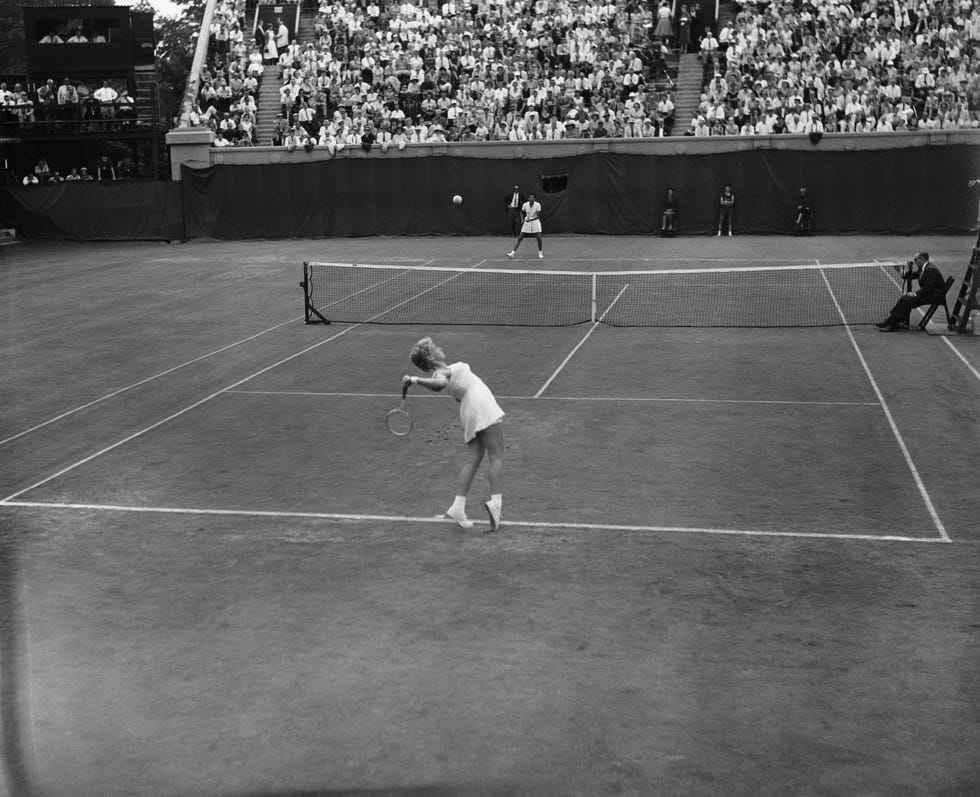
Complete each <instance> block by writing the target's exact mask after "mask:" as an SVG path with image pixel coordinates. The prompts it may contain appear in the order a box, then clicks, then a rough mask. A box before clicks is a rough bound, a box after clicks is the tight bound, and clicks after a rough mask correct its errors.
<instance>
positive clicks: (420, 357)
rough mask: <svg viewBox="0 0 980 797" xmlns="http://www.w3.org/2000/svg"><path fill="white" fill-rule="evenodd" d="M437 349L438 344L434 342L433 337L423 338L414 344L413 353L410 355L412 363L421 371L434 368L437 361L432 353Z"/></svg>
mask: <svg viewBox="0 0 980 797" xmlns="http://www.w3.org/2000/svg"><path fill="white" fill-rule="evenodd" d="M435 349H436V344H435V343H433V342H432V338H430V337H424V338H422V340H420V341H419V342H418V343H416V344H415V345H414V346H412V353H411V355H410V357H411V360H412V365H414V366H415V367H416V368H418V369H419V370H420V371H432V370H434V369H435V362H433V359H432V354H433V352H434V351H435Z"/></svg>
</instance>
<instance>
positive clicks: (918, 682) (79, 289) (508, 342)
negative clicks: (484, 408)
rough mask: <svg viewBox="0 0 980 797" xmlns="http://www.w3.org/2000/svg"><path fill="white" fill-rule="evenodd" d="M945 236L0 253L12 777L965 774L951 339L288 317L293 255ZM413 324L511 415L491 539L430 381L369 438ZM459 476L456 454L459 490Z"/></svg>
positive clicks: (958, 271) (967, 553) (735, 257)
mask: <svg viewBox="0 0 980 797" xmlns="http://www.w3.org/2000/svg"><path fill="white" fill-rule="evenodd" d="M971 245H972V240H971V239H970V238H967V237H942V236H936V237H923V238H905V237H896V238H889V237H878V236H873V237H872V236H868V237H863V236H855V237H840V238H822V237H815V238H803V239H800V238H781V237H736V238H734V239H715V238H678V239H672V240H661V239H655V238H648V237H615V238H609V237H598V236H596V237H591V236H590V237H580V236H551V237H547V238H546V243H545V246H546V248H545V253H546V260H545V261H544V262H543V263H539V262H538V261H537V259H536V257H534V253H533V250H532V249H531V248H527V251H526V252H519V253H518V254H519V257H518V258H517V259H516V260H515V261H514V262H513V263H510V262H509V261H507V260H506V258H505V257H504V253H505V251H507V242H506V241H504V240H502V239H498V238H407V239H406V238H398V239H394V238H368V239H357V240H351V239H345V240H315V241H298V240H296V241H278V242H235V243H217V242H192V243H186V244H182V245H178V244H169V245H168V244H162V243H159V244H134V243H129V244H115V245H109V244H79V243H72V244H64V243H42V242H28V243H24V244H21V245H18V246H15V247H7V248H5V249H4V250H3V251H2V253H0V258H2V259H0V278H2V280H3V282H2V296H3V299H2V300H0V302H2V306H3V314H2V318H3V320H2V322H0V323H2V332H3V336H4V341H5V342H4V348H3V351H4V355H5V356H4V360H5V362H6V368H5V372H6V378H5V379H4V385H5V391H4V392H5V394H6V396H5V398H6V400H5V401H4V402H3V407H2V409H0V457H2V461H3V463H4V465H3V467H2V468H0V493H2V494H0V499H2V500H0V522H2V528H3V534H2V536H0V540H2V545H3V550H2V551H0V554H2V557H0V567H2V569H3V572H2V573H0V584H2V587H3V600H2V601H0V605H2V606H3V616H2V618H0V643H2V645H3V647H2V649H0V664H2V694H0V710H2V720H3V722H2V727H3V734H4V746H3V750H4V754H3V761H4V769H5V773H6V777H7V783H8V784H9V787H10V790H11V792H12V793H15V794H16V793H26V794H38V795H65V794H70V795H134V794H139V795H153V796H154V797H156V796H157V795H168V796H169V795H201V796H202V797H204V796H205V795H208V796H210V795H234V796H235V797H238V796H239V795H240V796H241V797H252V796H253V795H255V796H256V797H257V796H258V795H311V794H331V795H335V794H336V795H343V794H351V795H353V794H372V795H429V794H435V795H442V794H445V795H449V794H453V795H456V794H459V795H569V794H572V795H596V794H627V795H650V794H658V795H660V794H663V795H669V794H677V795H692V794H696V795H787V794H831V795H854V794H889V795H892V794H910V795H911V794H944V795H968V794H974V793H976V792H977V791H978V790H980V766H978V762H977V756H976V750H977V749H980V722H978V717H980V684H978V683H977V679H976V662H977V661H978V660H980V644H978V640H980V578H978V575H980V566H978V565H980V557H978V546H977V543H978V540H980V533H978V529H980V525H978V501H977V478H978V474H980V413H978V409H977V408H978V406H980V401H978V399H980V346H978V344H977V338H976V337H975V336H963V335H961V336H955V337H941V336H936V335H929V334H926V333H924V332H917V331H909V332H902V333H896V334H891V335H881V334H877V333H876V332H875V330H874V328H873V327H871V326H868V325H867V324H853V325H852V324H843V323H842V324H840V325H836V326H828V327H810V328H792V327H789V328H770V329H766V328H753V327H746V328H702V327H683V328H682V327H668V328H649V327H629V326H623V327H615V326H610V325H608V324H598V325H593V324H590V323H584V324H576V325H572V326H564V327H526V326H508V325H504V326H484V325H430V324H418V325H406V324H402V325H377V324H354V323H334V324H331V325H307V324H304V323H303V309H304V308H303V291H302V289H301V288H300V286H299V284H298V283H299V282H300V280H301V279H302V264H303V262H304V261H308V260H322V261H334V262H342V263H377V264H398V263H403V264H411V265H436V266H456V267H464V268H468V269H469V268H472V269H474V270H480V269H494V268H514V269H521V268H525V269H555V270H564V269H567V270H573V271H574V270H589V271H592V270H595V271H603V270H610V271H611V270H617V271H619V270H624V271H625V270H634V269H635V270H656V269H661V268H663V269H677V268H691V269H698V268H710V267H713V266H719V265H726V266H730V267H743V266H744V267H750V266H759V265H767V264H772V265H774V266H775V265H788V264H807V265H809V264H818V265H819V264H831V263H833V264H840V263H850V262H854V263H872V262H875V261H879V260H880V261H881V262H883V263H887V262H893V261H904V260H906V259H908V257H910V256H911V254H912V253H913V252H915V251H918V250H922V249H926V250H928V251H929V252H930V253H931V254H932V259H933V262H935V263H936V264H937V265H938V266H939V268H940V269H941V270H942V271H943V273H944V274H948V275H953V276H956V277H957V280H958V281H959V279H961V278H962V275H963V272H964V271H965V268H966V264H967V262H968V261H969V254H970V247H971ZM521 255H523V256H524V257H523V259H521ZM895 295H896V296H897V295H898V287H896V288H895ZM677 300H678V301H680V302H683V301H684V298H683V297H679V298H678V299H677ZM842 300H843V301H844V302H845V304H846V306H848V307H850V306H853V305H855V304H856V303H855V297H853V296H852V297H842ZM488 301H493V297H490V298H489V299H488ZM886 309H887V308H886ZM913 320H916V317H915V316H913ZM424 334H429V335H432V336H433V337H434V338H435V339H436V340H437V341H438V342H439V343H440V345H442V347H443V348H444V349H445V350H446V353H447V355H448V356H449V358H450V359H452V360H455V359H458V360H464V361H466V362H469V363H470V364H471V366H472V367H473V369H474V371H476V372H477V373H478V374H479V375H480V376H481V377H482V378H483V379H484V380H485V381H486V382H487V383H488V384H489V385H490V386H491V388H492V389H493V390H494V392H495V394H496V395H497V397H498V400H499V402H500V404H501V405H502V406H503V408H504V409H505V410H506V411H507V419H506V435H507V450H506V454H507V458H506V473H505V478H506V484H505V499H504V524H503V527H502V528H501V530H500V531H499V532H498V533H496V534H487V533H485V532H486V530H487V528H488V527H487V524H486V523H485V522H478V524H477V528H476V529H474V530H472V531H462V530H460V529H458V528H457V527H456V526H455V524H453V523H452V522H451V521H448V520H446V519H445V518H441V517H438V516H439V515H440V514H441V513H442V511H444V510H445V508H446V507H447V506H448V505H449V502H450V501H451V492H452V485H453V478H454V475H455V473H456V470H457V469H458V466H459V464H460V457H461V454H462V442H461V430H460V428H459V423H458V414H457V410H456V405H455V404H454V403H453V402H452V401H451V400H450V399H448V398H447V397H445V396H438V395H434V394H430V393H425V392H422V391H413V392H412V393H410V395H409V400H408V407H409V410H410V412H411V413H412V415H413V417H414V429H413V431H412V433H411V434H410V435H408V436H407V437H405V438H396V437H394V436H392V435H390V434H389V433H388V432H387V431H386V429H385V425H384V416H385V412H386V411H387V410H389V409H391V408H392V407H394V406H397V404H398V400H399V383H400V378H401V376H402V374H404V373H411V372H412V367H411V365H410V363H409V362H408V351H409V349H410V348H411V345H412V343H414V342H415V341H416V340H417V339H418V338H420V337H422V335H424ZM485 492H486V478H485V474H483V473H482V472H481V473H480V474H478V476H477V479H476V482H475V483H474V490H473V492H472V493H471V496H470V502H471V506H472V507H475V508H478V507H480V506H481V504H482V501H483V500H485V498H486V497H487V496H485V495H484V493H485ZM471 515H472V516H473V517H474V519H475V520H478V521H484V518H483V517H482V516H480V515H478V514H477V512H476V509H472V510H471Z"/></svg>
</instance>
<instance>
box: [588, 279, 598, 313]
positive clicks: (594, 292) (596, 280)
mask: <svg viewBox="0 0 980 797" xmlns="http://www.w3.org/2000/svg"><path fill="white" fill-rule="evenodd" d="M598 279H599V275H598V274H596V273H595V272H593V273H592V318H591V319H589V320H590V322H591V323H593V324H594V323H595V319H596V283H597V282H598Z"/></svg>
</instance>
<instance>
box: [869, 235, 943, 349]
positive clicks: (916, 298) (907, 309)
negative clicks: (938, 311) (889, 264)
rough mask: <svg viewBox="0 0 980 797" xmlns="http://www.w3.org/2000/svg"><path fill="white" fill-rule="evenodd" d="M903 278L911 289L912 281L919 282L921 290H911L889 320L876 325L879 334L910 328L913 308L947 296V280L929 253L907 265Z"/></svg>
mask: <svg viewBox="0 0 980 797" xmlns="http://www.w3.org/2000/svg"><path fill="white" fill-rule="evenodd" d="M902 277H903V278H904V279H905V280H906V282H907V283H908V285H909V287H910V288H911V285H912V280H918V281H919V289H918V290H917V291H911V290H910V291H909V292H908V293H906V294H905V295H904V296H902V297H901V298H900V299H899V300H898V301H897V302H896V303H895V306H894V307H893V308H892V309H891V312H890V313H889V314H888V318H886V319H885V320H884V321H882V322H881V323H880V324H877V325H876V326H877V328H878V331H879V332H894V331H895V330H896V329H898V327H899V325H904V326H908V325H909V315H910V314H911V312H912V310H913V308H916V307H921V306H922V305H931V304H933V303H934V302H939V301H942V299H943V297H944V296H945V295H946V280H945V279H943V275H942V273H941V272H940V271H939V269H938V268H936V267H935V266H934V265H933V264H932V263H930V262H929V253H928V252H919V254H917V255H916V256H915V259H914V260H912V261H910V262H909V263H907V264H906V265H905V268H904V271H903V273H902Z"/></svg>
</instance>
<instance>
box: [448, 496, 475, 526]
mask: <svg viewBox="0 0 980 797" xmlns="http://www.w3.org/2000/svg"><path fill="white" fill-rule="evenodd" d="M446 515H447V516H448V517H451V518H452V519H453V520H455V521H456V522H457V523H458V524H459V526H460V528H464V529H471V528H473V521H471V520H470V519H469V518H468V517H466V496H465V495H457V496H456V498H455V499H454V500H453V505H452V506H451V507H449V509H447V510H446Z"/></svg>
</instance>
